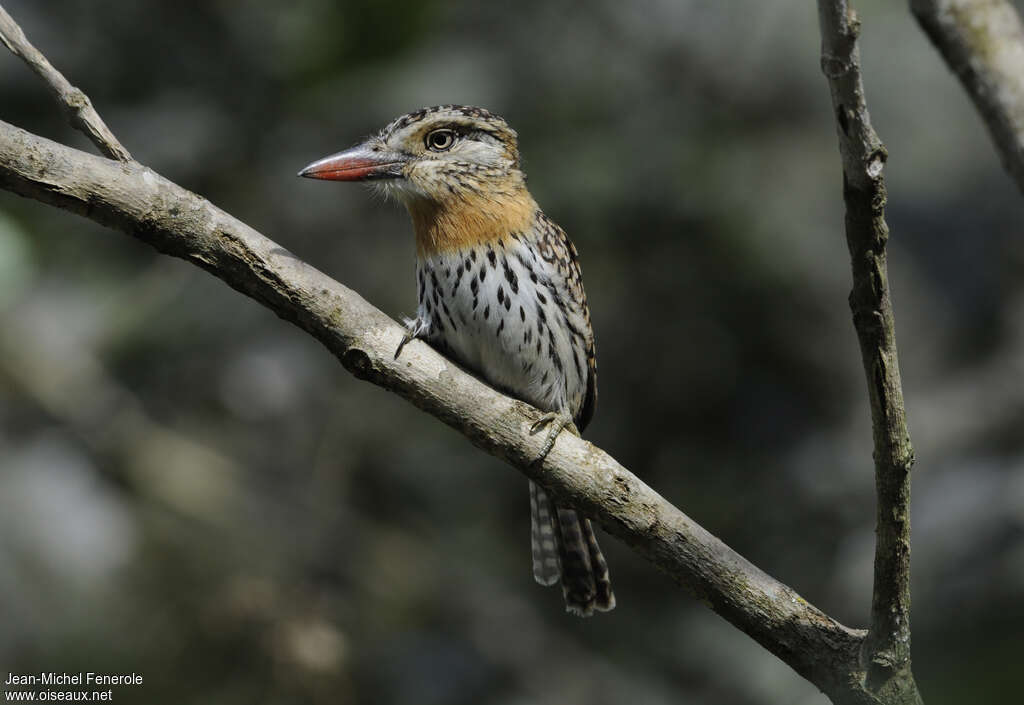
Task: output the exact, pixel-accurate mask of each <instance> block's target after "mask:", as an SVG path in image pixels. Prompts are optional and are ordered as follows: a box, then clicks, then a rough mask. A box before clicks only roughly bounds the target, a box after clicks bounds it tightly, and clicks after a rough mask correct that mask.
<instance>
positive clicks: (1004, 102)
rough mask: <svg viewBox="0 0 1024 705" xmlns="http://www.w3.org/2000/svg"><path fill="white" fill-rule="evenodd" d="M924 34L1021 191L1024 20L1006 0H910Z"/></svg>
mask: <svg viewBox="0 0 1024 705" xmlns="http://www.w3.org/2000/svg"><path fill="white" fill-rule="evenodd" d="M910 8H911V10H912V11H913V13H914V16H915V17H916V18H917V21H918V23H919V24H920V25H921V28H922V29H923V30H924V32H925V34H927V35H928V38H929V39H931V41H932V43H933V44H934V45H935V47H936V48H937V49H938V50H939V53H941V54H942V57H943V58H944V59H945V60H946V63H947V64H948V65H949V68H950V69H951V70H952V71H953V73H955V74H956V75H957V78H959V79H960V83H961V84H963V87H964V89H965V90H966V91H967V94H968V95H969V96H970V97H971V100H973V101H974V106H975V107H976V108H977V109H978V112H979V113H981V117H982V119H983V120H984V121H985V125H986V126H987V127H988V131H989V134H990V135H991V136H992V140H993V141H994V142H995V145H996V149H997V150H998V151H999V155H1000V158H1001V159H1002V162H1003V166H1004V167H1005V168H1006V170H1007V171H1008V172H1010V175H1011V176H1012V177H1013V179H1014V181H1016V182H1017V187H1018V188H1019V189H1020V190H1021V191H1024V25H1022V24H1021V19H1020V16H1019V15H1018V14H1017V11H1016V9H1015V8H1014V7H1013V5H1011V4H1010V3H1009V2H1007V1H1006V0H911V1H910Z"/></svg>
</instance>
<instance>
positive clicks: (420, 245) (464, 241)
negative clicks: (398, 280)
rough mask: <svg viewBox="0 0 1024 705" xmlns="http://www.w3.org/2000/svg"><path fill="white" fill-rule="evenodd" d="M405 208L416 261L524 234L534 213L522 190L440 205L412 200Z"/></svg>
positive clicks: (532, 203) (534, 206)
mask: <svg viewBox="0 0 1024 705" xmlns="http://www.w3.org/2000/svg"><path fill="white" fill-rule="evenodd" d="M405 205H406V208H408V209H409V215H410V216H412V224H413V229H414V230H415V231H416V254H417V255H418V256H419V257H420V258H424V257H430V256H432V255H435V254H445V253H449V252H452V251H455V250H465V249H471V248H473V247H475V246H477V245H480V244H485V243H488V242H494V241H496V240H501V239H502V238H503V237H507V236H508V235H510V234H512V233H524V232H527V231H528V230H529V228H530V227H531V225H532V223H533V219H534V214H535V213H536V211H537V203H536V202H535V201H534V200H533V197H532V196H530V193H529V192H528V191H527V190H526V189H525V188H523V189H520V190H517V191H516V192H514V193H492V194H482V193H481V194H477V193H473V194H460V195H459V196H453V197H452V198H449V199H446V200H444V201H433V200H427V199H416V200H410V201H407V202H406V204H405Z"/></svg>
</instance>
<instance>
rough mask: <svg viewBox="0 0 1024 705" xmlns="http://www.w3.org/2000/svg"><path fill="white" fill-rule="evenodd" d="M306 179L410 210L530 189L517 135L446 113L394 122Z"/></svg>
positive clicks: (472, 112)
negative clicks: (362, 185)
mask: <svg viewBox="0 0 1024 705" xmlns="http://www.w3.org/2000/svg"><path fill="white" fill-rule="evenodd" d="M299 176H305V177H308V178H312V179H328V180H332V181H368V182H372V183H373V184H374V185H375V186H377V187H379V188H381V189H382V190H383V191H384V192H385V193H387V194H389V195H395V196H397V197H398V198H399V199H401V200H402V201H404V202H405V203H406V205H408V206H410V209H411V208H413V207H414V204H415V202H417V201H420V202H422V201H426V202H430V203H433V204H436V205H444V204H446V203H448V202H451V201H464V200H467V199H475V198H479V197H483V198H492V197H495V196H502V195H505V196H508V195H511V194H513V193H515V192H518V191H520V190H522V189H523V175H522V172H521V171H520V170H519V149H518V146H517V144H516V133H515V131H514V130H512V128H510V127H509V126H508V123H506V122H505V121H504V120H503V119H502V118H500V117H498V116H497V115H494V114H492V113H490V112H488V111H486V110H484V109H483V108H475V107H467V106H461V105H442V106H437V107H433V108H423V109H421V110H417V111H415V112H412V113H409V114H407V115H403V116H401V117H399V118H397V119H395V120H393V121H392V122H391V123H390V124H389V125H388V126H387V127H385V128H384V129H383V130H381V131H380V132H379V133H378V134H376V135H374V136H372V137H370V138H369V139H367V140H365V141H364V142H362V143H361V144H358V145H356V146H355V147H352V148H351V149H347V150H345V151H343V152H338V153H337V154H332V155H331V156H329V157H325V158H323V159H320V160H319V161H316V162H313V163H312V164H310V165H309V166H307V167H306V168H305V169H303V170H302V171H300V172H299Z"/></svg>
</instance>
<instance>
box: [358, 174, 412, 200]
mask: <svg viewBox="0 0 1024 705" xmlns="http://www.w3.org/2000/svg"><path fill="white" fill-rule="evenodd" d="M366 185H367V186H369V187H370V190H371V191H372V192H373V193H375V194H376V195H378V196H380V197H381V198H382V199H384V200H385V201H398V202H399V203H403V204H406V203H408V202H409V201H410V200H413V199H417V198H420V199H422V198H425V196H424V194H423V193H421V192H420V190H419V189H417V188H416V187H415V186H413V185H412V184H410V183H409V182H408V181H407V180H406V179H379V180H376V181H367V182H366Z"/></svg>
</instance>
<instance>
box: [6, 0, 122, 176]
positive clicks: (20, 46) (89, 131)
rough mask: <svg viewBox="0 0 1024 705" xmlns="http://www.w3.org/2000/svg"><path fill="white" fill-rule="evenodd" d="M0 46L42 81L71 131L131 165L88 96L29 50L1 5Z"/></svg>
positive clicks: (33, 51) (29, 44) (17, 27)
mask: <svg viewBox="0 0 1024 705" xmlns="http://www.w3.org/2000/svg"><path fill="white" fill-rule="evenodd" d="M0 42H3V44H4V46H6V47H7V48H8V49H10V50H11V51H12V52H13V53H14V54H15V55H16V56H18V57H20V58H21V59H22V60H24V62H25V63H26V64H28V65H29V67H31V69H32V70H33V71H35V72H36V74H38V76H39V77H40V78H41V79H43V82H44V83H46V85H47V86H48V87H49V89H50V91H51V92H52V93H53V97H54V98H55V99H56V100H57V103H58V104H59V105H60V106H61V108H63V110H64V114H65V115H66V116H67V118H68V121H69V122H70V123H71V126H72V127H74V128H75V129H76V130H81V131H82V132H83V133H85V135H86V136H87V137H88V138H89V139H90V140H92V143H93V144H95V145H96V147H97V149H99V150H100V152H102V153H103V154H105V155H106V156H108V157H110V158H111V159H117V160H118V161H122V162H129V161H131V159H132V155H131V154H129V153H128V150H127V149H125V148H124V147H122V146H121V143H120V142H118V141H117V138H116V137H114V133H113V132H111V131H110V128H108V127H107V125H106V123H105V122H103V118H101V117H100V116H99V113H97V112H96V110H95V108H93V107H92V101H91V100H89V96H87V95H86V94H85V93H83V92H82V91H81V90H79V89H78V88H75V87H74V86H72V85H71V83H70V82H69V81H68V80H67V79H66V78H64V75H63V74H62V73H61V72H60V71H58V70H57V69H55V68H54V67H53V65H52V64H50V62H49V61H47V59H46V57H45V56H43V54H42V53H41V52H40V51H39V50H38V49H36V48H35V47H34V46H32V44H31V42H29V41H28V39H27V38H26V37H25V33H24V32H22V31H21V27H19V26H18V24H17V23H16V22H15V21H14V19H13V18H11V16H10V15H9V14H7V11H6V10H5V9H4V8H3V6H2V5H0Z"/></svg>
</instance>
